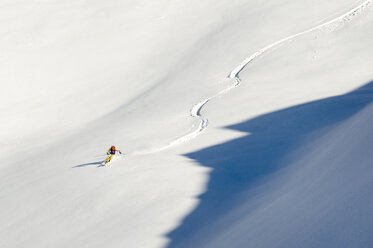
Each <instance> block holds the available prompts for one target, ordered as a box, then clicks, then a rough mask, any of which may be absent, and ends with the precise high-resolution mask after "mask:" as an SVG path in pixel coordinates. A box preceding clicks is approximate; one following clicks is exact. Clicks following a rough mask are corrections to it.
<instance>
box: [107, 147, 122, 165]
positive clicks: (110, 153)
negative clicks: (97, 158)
mask: <svg viewBox="0 0 373 248" xmlns="http://www.w3.org/2000/svg"><path fill="white" fill-rule="evenodd" d="M115 152H119V154H122V152H121V151H119V150H118V149H116V148H115V146H111V147H110V148H109V150H107V152H106V154H107V155H109V156H108V157H107V158H106V159H105V162H104V165H106V164H107V163H109V162H110V161H111V160H112V159H113V157H114V155H115Z"/></svg>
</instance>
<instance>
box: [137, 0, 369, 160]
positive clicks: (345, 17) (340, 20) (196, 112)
mask: <svg viewBox="0 0 373 248" xmlns="http://www.w3.org/2000/svg"><path fill="white" fill-rule="evenodd" d="M372 3H373V0H367V1H364V2H363V3H361V4H360V5H359V6H357V7H355V8H354V9H352V10H350V11H348V12H346V13H344V14H342V15H340V16H339V17H336V18H334V19H332V20H330V21H328V22H325V23H322V24H320V25H317V26H315V27H313V28H310V29H307V30H305V31H302V32H300V33H297V34H294V35H291V36H288V37H286V38H284V39H281V40H279V41H276V42H274V43H272V44H270V45H268V46H266V47H263V48H262V49H260V50H259V51H257V52H255V53H254V54H252V55H251V56H250V57H248V58H246V59H245V60H244V61H242V62H241V63H240V64H239V65H238V66H237V67H235V68H234V69H233V70H232V71H231V72H230V73H229V75H228V76H227V78H228V79H234V80H235V83H234V84H233V85H231V86H229V87H228V88H226V89H224V90H222V91H220V92H218V93H217V94H215V95H213V96H211V97H209V98H206V99H205V100H203V101H201V102H199V103H197V104H195V105H194V106H193V107H192V109H191V110H190V115H191V116H192V117H194V118H199V119H200V123H199V126H198V128H197V129H196V130H194V131H193V132H191V133H188V134H186V135H184V136H182V137H180V138H177V139H175V140H174V141H172V142H170V143H169V144H167V145H165V146H163V147H160V148H156V149H154V150H151V151H147V152H136V154H139V153H141V154H147V153H154V152H159V151H163V150H166V149H168V148H170V147H173V146H175V145H178V144H181V143H185V142H187V141H189V140H192V139H194V138H196V137H197V136H198V135H200V134H201V133H202V132H203V131H205V130H206V128H207V126H208V119H206V118H204V117H203V116H202V115H201V110H202V108H203V107H204V106H205V105H206V104H207V103H208V102H209V101H211V100H212V99H214V98H216V97H218V96H221V95H223V94H225V93H227V92H229V91H230V90H232V89H233V88H236V87H237V86H239V85H240V84H241V79H240V78H239V74H240V72H241V71H242V70H243V69H244V68H245V67H246V66H247V65H248V64H249V63H251V62H252V61H254V60H255V59H256V58H258V57H259V56H261V55H263V54H264V53H265V52H267V51H268V50H270V49H272V48H275V47H276V46H279V45H280V44H282V43H285V42H287V41H290V40H292V39H294V38H297V37H299V36H301V35H304V34H307V33H311V32H313V31H316V30H319V29H323V28H330V29H331V31H333V30H334V29H336V28H338V27H340V26H341V25H343V24H344V23H346V22H348V21H350V20H351V19H352V18H353V17H354V16H356V15H358V14H360V13H361V12H362V11H364V10H365V9H366V8H367V7H369V6H370V5H371V4H372Z"/></svg>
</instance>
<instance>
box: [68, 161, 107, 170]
mask: <svg viewBox="0 0 373 248" xmlns="http://www.w3.org/2000/svg"><path fill="white" fill-rule="evenodd" d="M103 162H104V161H97V162H91V163H85V164H79V165H75V166H73V168H79V167H85V166H89V165H100V164H102V163H103Z"/></svg>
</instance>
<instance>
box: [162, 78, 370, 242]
mask: <svg viewBox="0 0 373 248" xmlns="http://www.w3.org/2000/svg"><path fill="white" fill-rule="evenodd" d="M372 101H373V81H372V82H370V83H368V84H366V85H364V86H363V87H360V88H358V89H356V90H354V91H352V92H350V93H347V94H344V95H340V96H335V97H329V98H325V99H322V100H318V101H313V102H309V103H305V104H301V105H297V106H293V107H290V108H286V109H283V110H279V111H276V112H272V113H268V114H264V115H262V116H259V117H257V118H254V119H249V120H247V121H245V122H242V123H238V124H236V125H232V126H229V127H227V128H228V129H234V130H239V131H241V132H246V133H248V135H246V136H244V137H241V138H238V139H235V140H231V141H228V142H225V143H222V144H217V145H214V146H211V147H207V148H205V149H202V150H199V151H196V152H193V153H189V154H185V156H187V157H188V158H191V159H194V160H195V161H197V162H198V163H199V164H201V165H203V166H206V167H210V168H212V170H211V172H210V174H209V181H208V183H207V185H206V190H205V193H203V194H202V195H200V196H199V197H198V198H199V204H198V205H197V206H196V208H195V209H194V210H193V211H192V212H191V213H190V214H189V215H188V216H186V217H185V218H184V220H183V221H182V222H181V224H180V225H179V226H178V227H177V228H176V229H174V230H173V231H171V232H169V233H168V234H167V235H166V236H167V237H168V238H169V239H170V243H169V245H168V246H167V247H168V248H182V247H203V244H204V241H206V240H208V239H209V235H213V234H215V235H218V234H219V231H221V230H223V228H226V226H227V225H228V226H229V225H233V224H234V223H235V221H237V219H232V220H230V223H227V222H224V226H222V225H219V224H218V223H219V222H218V221H219V220H220V219H221V218H222V217H223V216H225V215H226V214H227V213H228V212H229V211H230V210H232V209H234V208H235V207H238V206H239V205H240V200H242V199H241V198H242V197H241V198H240V196H241V194H242V193H243V192H249V190H250V189H253V186H254V185H256V183H257V182H258V181H259V180H260V179H263V178H265V177H266V176H269V175H271V174H273V173H275V172H277V171H279V170H280V169H282V168H284V167H286V165H287V164H288V163H287V162H286V159H287V158H288V156H289V154H290V153H292V152H294V150H296V149H297V148H298V147H299V146H300V145H302V144H304V142H305V139H307V138H310V137H318V136H321V135H322V134H324V133H325V132H327V131H328V130H329V129H330V128H332V127H335V126H336V125H338V124H339V123H340V122H342V121H343V120H346V119H348V118H350V117H351V116H353V115H354V114H356V113H357V112H359V111H360V110H362V109H363V108H364V107H366V106H367V105H369V104H370V103H372ZM245 196H246V194H245ZM246 198H247V196H246V197H245V199H246ZM249 212H250V210H246V212H245V213H242V214H244V215H245V214H248V213H249Z"/></svg>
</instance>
